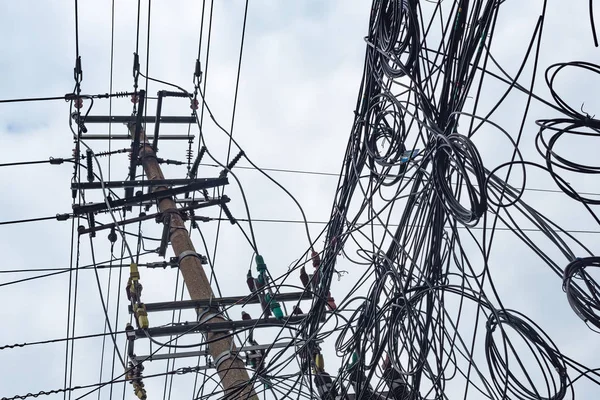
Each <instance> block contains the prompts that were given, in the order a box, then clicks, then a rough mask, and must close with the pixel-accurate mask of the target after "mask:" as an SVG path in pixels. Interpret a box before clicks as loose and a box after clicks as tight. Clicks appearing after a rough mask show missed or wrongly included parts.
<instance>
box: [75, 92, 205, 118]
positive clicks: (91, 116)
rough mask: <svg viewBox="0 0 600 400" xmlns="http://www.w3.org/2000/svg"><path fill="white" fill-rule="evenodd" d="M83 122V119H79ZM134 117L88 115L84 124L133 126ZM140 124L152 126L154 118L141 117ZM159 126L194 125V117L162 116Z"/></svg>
mask: <svg viewBox="0 0 600 400" xmlns="http://www.w3.org/2000/svg"><path fill="white" fill-rule="evenodd" d="M140 93H141V90H140ZM81 119H82V120H83V118H81ZM136 119H137V117H136V116H132V115H112V116H108V115H88V116H87V117H86V118H85V120H84V122H85V123H86V124H108V123H111V122H112V123H114V124H134V123H136ZM141 122H143V123H146V124H154V123H156V117H155V116H152V115H149V116H142V118H141ZM160 123H161V124H194V123H196V117H187V116H164V117H160Z"/></svg>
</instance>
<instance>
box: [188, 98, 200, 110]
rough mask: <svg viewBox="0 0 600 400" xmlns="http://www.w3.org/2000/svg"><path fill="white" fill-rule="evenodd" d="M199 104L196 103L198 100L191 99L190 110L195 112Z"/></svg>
mask: <svg viewBox="0 0 600 400" xmlns="http://www.w3.org/2000/svg"><path fill="white" fill-rule="evenodd" d="M199 104H200V103H199V102H198V99H193V100H192V101H191V104H190V108H191V109H192V110H194V111H195V110H197V109H198V106H199Z"/></svg>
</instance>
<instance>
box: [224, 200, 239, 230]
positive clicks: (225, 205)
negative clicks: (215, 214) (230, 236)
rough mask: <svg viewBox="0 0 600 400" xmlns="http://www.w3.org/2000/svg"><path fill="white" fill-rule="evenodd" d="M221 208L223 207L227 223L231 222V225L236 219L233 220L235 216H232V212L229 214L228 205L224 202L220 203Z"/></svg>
mask: <svg viewBox="0 0 600 400" xmlns="http://www.w3.org/2000/svg"><path fill="white" fill-rule="evenodd" d="M221 208H222V209H223V212H224V213H225V216H226V217H227V219H228V220H229V223H231V225H235V223H236V220H235V218H233V214H231V211H229V207H227V204H225V203H223V204H221Z"/></svg>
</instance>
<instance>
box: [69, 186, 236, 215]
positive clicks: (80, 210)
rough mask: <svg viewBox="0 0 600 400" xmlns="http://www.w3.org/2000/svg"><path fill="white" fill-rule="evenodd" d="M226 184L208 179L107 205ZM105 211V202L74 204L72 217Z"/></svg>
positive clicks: (112, 205) (117, 204) (164, 196)
mask: <svg viewBox="0 0 600 400" xmlns="http://www.w3.org/2000/svg"><path fill="white" fill-rule="evenodd" d="M228 183H229V181H228V180H227V178H210V179H205V180H204V181H202V180H201V181H199V182H196V183H192V184H190V185H185V186H179V187H176V188H172V189H167V188H164V186H159V187H158V188H159V189H161V190H159V191H155V192H152V193H145V194H141V195H136V196H133V197H131V198H129V199H118V200H111V199H109V200H108V204H109V205H110V207H111V208H112V207H121V206H125V205H128V204H137V203H139V202H141V201H147V200H158V199H164V198H168V197H171V196H173V195H176V194H182V193H187V192H194V191H196V190H201V189H209V188H213V187H217V186H223V185H226V184H228ZM107 209H108V206H107V205H106V202H102V203H94V204H87V205H78V204H74V205H73V214H74V215H82V214H87V213H91V212H97V211H103V210H107Z"/></svg>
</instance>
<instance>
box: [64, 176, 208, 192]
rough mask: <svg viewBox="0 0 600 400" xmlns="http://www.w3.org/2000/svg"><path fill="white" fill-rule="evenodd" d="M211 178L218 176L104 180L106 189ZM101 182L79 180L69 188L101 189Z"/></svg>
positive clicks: (201, 180)
mask: <svg viewBox="0 0 600 400" xmlns="http://www.w3.org/2000/svg"><path fill="white" fill-rule="evenodd" d="M213 179H218V178H209V179H206V178H203V179H156V180H153V181H149V180H143V181H140V180H135V181H108V182H104V187H105V188H106V189H114V188H122V187H138V186H144V187H147V186H179V185H191V184H195V183H206V182H210V181H211V180H213ZM102 186H103V183H102V182H81V183H72V184H71V189H77V190H80V189H84V190H85V189H102Z"/></svg>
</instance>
